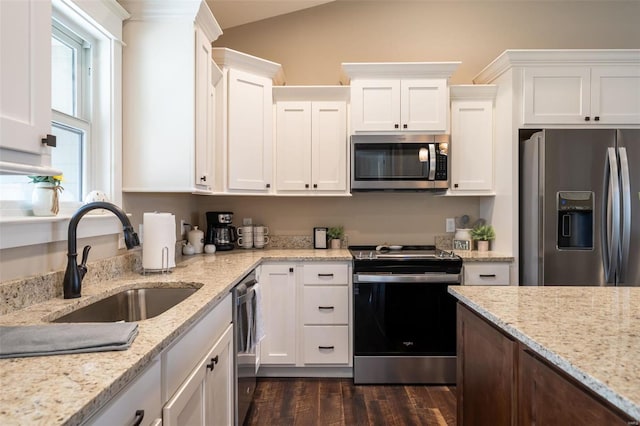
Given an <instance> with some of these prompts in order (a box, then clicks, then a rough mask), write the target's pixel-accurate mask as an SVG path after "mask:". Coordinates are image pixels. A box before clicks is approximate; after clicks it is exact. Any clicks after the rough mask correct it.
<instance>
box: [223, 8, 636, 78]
mask: <svg viewBox="0 0 640 426" xmlns="http://www.w3.org/2000/svg"><path fill="white" fill-rule="evenodd" d="M639 19H640V1H638V0H634V1H584V0H583V1H534V2H531V1H495V2H487V1H442V2H431V1H337V2H334V3H329V4H325V5H322V6H318V7H314V8H311V9H307V10H303V11H300V12H295V13H291V14H288V15H283V16H280V17H275V18H271V19H267V20H264V21H260V22H256V23H253V24H247V25H243V26H239V27H235V28H230V29H227V30H225V32H224V34H223V35H222V37H220V38H219V39H218V40H217V41H216V42H215V45H216V46H219V47H229V48H232V49H235V50H240V51H242V52H246V53H249V54H252V55H255V56H258V57H263V58H265V59H269V60H272V61H275V62H278V63H280V64H282V66H283V68H284V72H285V75H286V80H287V84H288V85H307V84H338V83H339V79H340V64H341V63H342V62H387V61H398V62H412V61H462V65H461V66H460V68H458V70H457V71H456V73H455V74H454V75H453V76H452V78H451V82H452V83H453V84H465V83H471V79H472V78H473V77H474V76H475V75H476V74H478V72H480V71H481V70H482V69H483V68H484V67H485V66H486V65H488V64H489V63H490V62H491V61H492V60H493V59H495V58H496V57H497V56H498V55H499V54H500V53H502V52H503V51H504V50H506V49H581V48H590V49H600V48H602V49H614V48H615V49H623V48H639V47H640V25H639V24H638V22H639Z"/></svg>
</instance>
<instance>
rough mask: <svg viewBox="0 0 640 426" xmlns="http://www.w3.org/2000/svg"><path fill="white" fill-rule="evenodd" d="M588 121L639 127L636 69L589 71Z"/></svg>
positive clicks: (638, 75)
mask: <svg viewBox="0 0 640 426" xmlns="http://www.w3.org/2000/svg"><path fill="white" fill-rule="evenodd" d="M591 115H592V117H591V120H592V121H594V122H599V123H602V124H640V67H638V66H629V67H624V66H617V67H593V68H591Z"/></svg>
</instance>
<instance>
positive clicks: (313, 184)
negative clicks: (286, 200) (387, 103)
mask: <svg viewBox="0 0 640 426" xmlns="http://www.w3.org/2000/svg"><path fill="white" fill-rule="evenodd" d="M348 97H349V89H348V88H346V87H336V86H326V87H322V86H315V87H291V86H285V87H281V88H280V87H277V88H274V98H275V100H276V191H277V192H278V193H280V194H283V193H289V194H311V195H321V194H327V195H336V194H347V193H348V191H347V176H348V170H347V169H348V165H347V146H348V143H347V142H348V137H347V99H348ZM298 98H303V99H307V100H296V101H289V100H286V99H298ZM311 99H313V100H311ZM330 99H332V100H330Z"/></svg>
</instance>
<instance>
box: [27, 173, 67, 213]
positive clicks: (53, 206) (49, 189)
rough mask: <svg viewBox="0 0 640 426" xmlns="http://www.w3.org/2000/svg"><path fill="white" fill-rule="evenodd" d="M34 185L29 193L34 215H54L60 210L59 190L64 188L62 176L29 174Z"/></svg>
mask: <svg viewBox="0 0 640 426" xmlns="http://www.w3.org/2000/svg"><path fill="white" fill-rule="evenodd" d="M29 179H31V183H33V184H34V185H35V187H34V188H33V192H32V194H31V207H32V209H33V215H34V216H55V215H57V214H58V212H59V211H60V201H59V196H60V192H62V190H63V189H64V188H63V187H62V186H61V185H60V182H62V176H29Z"/></svg>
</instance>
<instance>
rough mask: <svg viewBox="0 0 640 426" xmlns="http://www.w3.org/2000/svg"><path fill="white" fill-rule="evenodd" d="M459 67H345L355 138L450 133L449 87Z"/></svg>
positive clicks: (450, 64)
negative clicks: (358, 135) (359, 134)
mask: <svg viewBox="0 0 640 426" xmlns="http://www.w3.org/2000/svg"><path fill="white" fill-rule="evenodd" d="M459 64H460V63H459V62H438V63H428V62H424V63H343V64H342V68H343V71H344V73H345V74H346V75H347V79H346V81H349V79H350V85H351V130H352V132H354V133H355V132H428V133H447V132H448V130H449V126H448V123H449V114H448V111H449V89H448V86H447V82H448V79H449V77H450V76H451V74H452V73H453V72H454V71H455V69H456V68H457V67H458V65H459Z"/></svg>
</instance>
